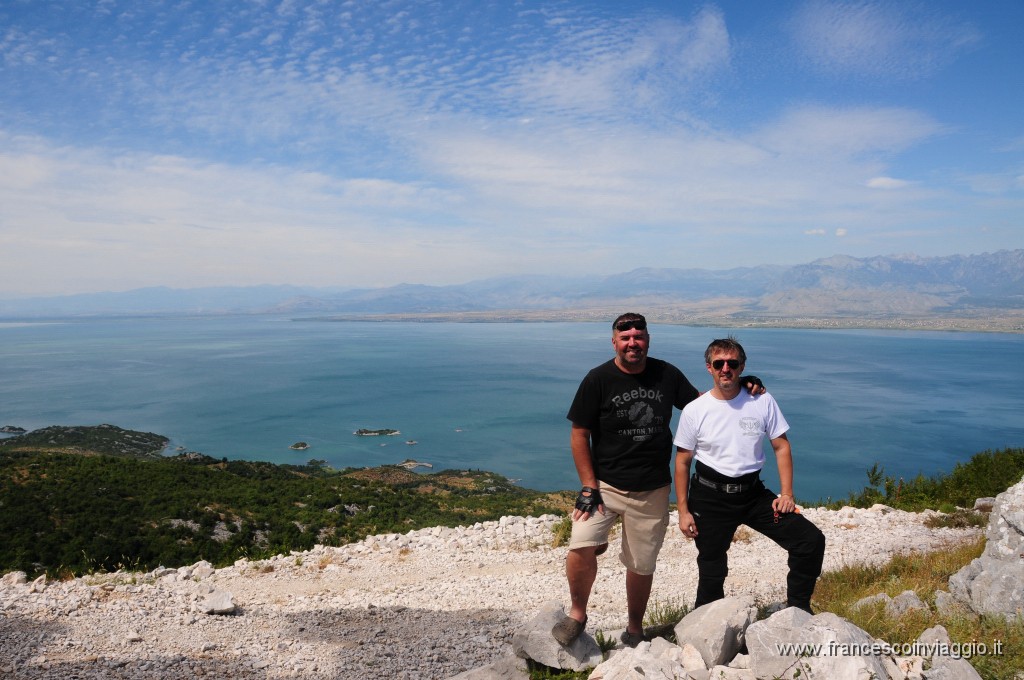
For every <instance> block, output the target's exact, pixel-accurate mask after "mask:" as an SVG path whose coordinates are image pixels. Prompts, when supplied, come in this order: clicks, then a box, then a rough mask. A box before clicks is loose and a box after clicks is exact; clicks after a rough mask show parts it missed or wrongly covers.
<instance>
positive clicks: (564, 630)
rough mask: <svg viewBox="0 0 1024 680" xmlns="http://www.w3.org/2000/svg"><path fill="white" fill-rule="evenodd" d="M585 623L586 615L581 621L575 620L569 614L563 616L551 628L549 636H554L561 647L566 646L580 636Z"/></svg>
mask: <svg viewBox="0 0 1024 680" xmlns="http://www.w3.org/2000/svg"><path fill="white" fill-rule="evenodd" d="M586 625H587V619H586V617H584V618H583V620H582V621H577V620H576V619H574V618H572V617H571V616H565V617H563V618H562V620H561V621H559V622H558V623H556V624H555V625H554V627H553V628H552V629H551V637H553V638H555V640H556V641H557V642H558V644H560V645H562V646H563V647H568V646H569V645H571V644H572V643H573V640H575V639H576V638H578V637H579V636H580V633H582V632H583V628H584V627H585V626H586Z"/></svg>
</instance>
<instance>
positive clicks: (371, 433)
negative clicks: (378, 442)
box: [352, 427, 402, 437]
mask: <svg viewBox="0 0 1024 680" xmlns="http://www.w3.org/2000/svg"><path fill="white" fill-rule="evenodd" d="M352 434H354V435H356V436H359V437H380V436H382V435H383V436H386V437H393V436H394V435H396V434H402V433H401V432H399V431H398V430H392V429H391V428H389V427H386V428H384V429H383V430H367V429H366V428H364V427H361V428H359V429H358V430H356V431H355V432H353V433H352Z"/></svg>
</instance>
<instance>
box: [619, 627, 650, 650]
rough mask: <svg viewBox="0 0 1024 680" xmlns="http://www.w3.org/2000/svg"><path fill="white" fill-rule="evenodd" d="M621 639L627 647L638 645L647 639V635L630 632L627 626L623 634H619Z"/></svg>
mask: <svg viewBox="0 0 1024 680" xmlns="http://www.w3.org/2000/svg"><path fill="white" fill-rule="evenodd" d="M619 639H620V640H622V644H624V645H626V646H627V647H636V646H637V645H638V644H640V643H641V642H644V641H645V640H646V639H647V636H645V635H644V634H643V633H630V632H629V629H628V628H627V629H626V630H624V631H622V635H620V636H619Z"/></svg>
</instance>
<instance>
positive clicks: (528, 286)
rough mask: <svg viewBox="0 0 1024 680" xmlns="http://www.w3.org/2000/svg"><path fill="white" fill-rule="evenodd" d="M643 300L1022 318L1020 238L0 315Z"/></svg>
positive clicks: (46, 303)
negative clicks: (961, 246) (780, 260)
mask: <svg viewBox="0 0 1024 680" xmlns="http://www.w3.org/2000/svg"><path fill="white" fill-rule="evenodd" d="M627 308H629V309H632V308H636V309H642V310H647V311H648V312H653V313H654V314H656V315H660V316H662V317H663V318H666V319H667V320H675V321H684V322H685V321H693V322H709V323H710V322H721V321H725V320H732V321H737V320H744V319H746V320H753V319H759V320H770V319H787V318H788V319H796V318H816V319H848V320H849V319H860V320H871V319H876V320H877V319H892V318H896V317H900V318H903V317H910V318H923V317H947V318H948V317H953V318H956V317H961V318H965V317H966V318H976V319H984V318H990V317H992V316H998V315H1004V316H1011V317H1021V318H1024V250H1001V251H998V252H995V253H984V254H980V255H950V256H945V257H919V256H916V255H895V256H877V257H868V258H855V257H849V256H845V255H835V256H833V257H829V258H825V259H820V260H815V261H813V262H810V263H808V264H800V265H791V266H782V265H759V266H753V267H737V268H734V269H728V270H707V269H656V268H648V267H645V268H640V269H633V270H631V271H627V272H623V273H616V274H601V275H594V276H584V277H560V276H506V277H501V278H490V279H482V280H477V281H470V282H468V283H463V284H458V285H447V286H428V285H419V284H407V283H406V284H400V285H396V286H390V287H384V288H369V289H366V288H363V289H337V288H309V287H298V286H272V285H264V286H251V287H221V288H192V289H187V288H183V289H175V288H167V287H156V288H140V289H136V290H131V291H126V292H116V293H114V292H111V293H86V294H79V295H67V296H58V297H38V298H22V299H7V300H0V317H3V318H7V319H18V318H21V319H33V318H46V317H68V316H72V317H75V316H99V315H102V316H135V315H154V314H156V315H166V314H240V313H241V314H265V313H278V314H291V315H296V316H305V317H344V318H351V317H352V316H360V317H364V318H383V317H393V318H420V319H422V320H430V319H459V320H473V319H477V320H493V319H496V318H500V319H506V320H510V319H519V320H551V319H557V318H562V319H573V320H576V319H586V318H591V317H593V318H595V319H602V320H604V319H605V317H606V316H607V314H608V313H610V311H609V310H622V309H627Z"/></svg>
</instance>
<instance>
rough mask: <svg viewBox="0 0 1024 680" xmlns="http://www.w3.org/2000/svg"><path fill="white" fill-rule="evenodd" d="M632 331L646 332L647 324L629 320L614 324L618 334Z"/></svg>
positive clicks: (638, 320) (637, 320)
mask: <svg viewBox="0 0 1024 680" xmlns="http://www.w3.org/2000/svg"><path fill="white" fill-rule="evenodd" d="M633 329H636V330H638V331H645V330H647V322H646V321H644V320H643V319H629V320H628V321H620V322H618V323H617V324H615V330H617V331H619V332H620V333H621V332H623V331H631V330H633Z"/></svg>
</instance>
